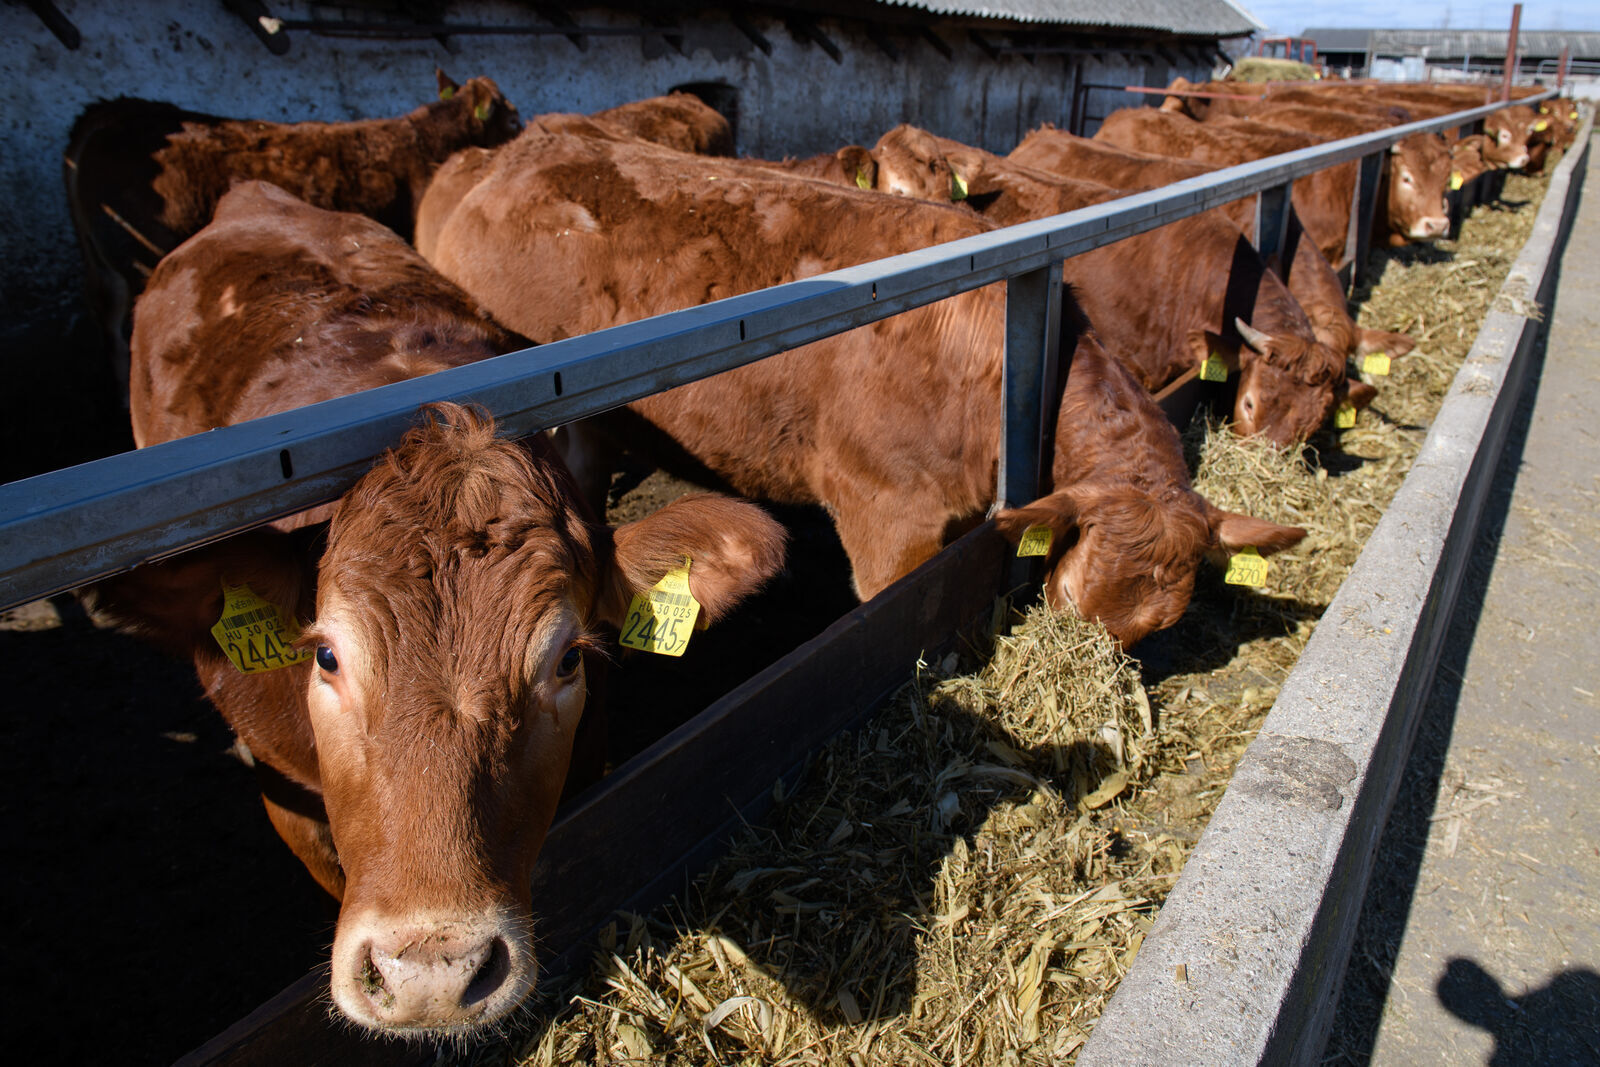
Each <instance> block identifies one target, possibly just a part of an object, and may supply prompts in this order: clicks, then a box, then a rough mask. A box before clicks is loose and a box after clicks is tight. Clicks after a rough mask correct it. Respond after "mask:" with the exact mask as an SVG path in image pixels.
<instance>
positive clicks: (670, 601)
mask: <svg viewBox="0 0 1600 1067" xmlns="http://www.w3.org/2000/svg"><path fill="white" fill-rule="evenodd" d="M692 562H693V560H691V559H690V558H689V557H688V556H685V557H683V566H681V567H679V568H678V569H677V570H671V571H668V572H667V573H666V574H665V575H663V576H662V578H661V580H660V581H659V582H657V583H656V584H655V586H654V587H653V588H652V589H650V590H649V591H648V592H645V593H635V594H634V597H633V602H632V603H631V604H629V605H628V617H627V618H626V619H625V620H623V624H622V633H621V635H620V636H619V637H618V638H617V640H618V641H620V642H621V643H622V644H624V645H626V646H627V647H628V648H636V649H638V650H639V651H641V652H654V653H657V654H658V655H662V656H681V655H683V650H684V649H686V648H688V647H689V635H690V634H691V633H693V632H694V623H695V619H697V618H699V616H700V602H699V601H698V600H696V599H695V598H694V595H693V594H691V593H690V592H689V565H690V564H691V563H692Z"/></svg>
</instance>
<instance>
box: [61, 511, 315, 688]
mask: <svg viewBox="0 0 1600 1067" xmlns="http://www.w3.org/2000/svg"><path fill="white" fill-rule="evenodd" d="M320 542H321V530H320V529H318V530H315V531H309V530H308V531H296V532H295V533H292V534H285V533H280V532H278V531H277V530H271V529H260V530H251V531H248V532H246V533H242V534H239V535H237V536H235V537H230V538H228V539H227V540H225V541H218V542H216V543H214V544H210V545H206V546H204V547H202V548H197V549H193V550H191V551H188V552H184V553H181V554H179V555H176V556H172V557H170V558H169V559H164V560H160V561H158V562H156V563H145V564H142V565H140V566H138V567H135V568H134V569H133V570H131V571H128V572H126V573H124V574H118V575H115V576H113V577H111V578H107V579H105V580H103V581H100V582H96V583H95V584H94V585H91V586H89V587H87V588H86V589H84V590H82V591H81V593H80V595H81V596H82V597H83V600H84V602H85V605H86V606H87V607H88V609H89V610H90V611H92V612H94V613H95V614H96V615H98V616H99V617H101V618H103V619H105V620H107V621H110V622H111V623H113V624H114V625H115V626H116V627H117V629H119V630H121V631H122V632H124V633H131V634H134V635H135V636H138V637H141V638H143V639H145V640H147V641H149V642H151V643H152V644H154V645H156V646H157V647H158V648H161V649H162V650H164V651H166V652H169V653H171V654H173V655H175V656H181V657H185V658H187V657H191V656H194V655H196V654H197V653H200V652H210V653H213V654H215V655H218V656H220V655H221V651H220V648H219V647H218V646H217V644H216V640H215V638H214V637H213V636H212V632H211V628H212V627H213V626H214V625H216V623H217V621H218V620H219V619H220V618H221V617H222V603H223V587H224V586H240V585H247V586H249V587H250V591H251V592H252V593H254V594H255V595H256V596H257V597H259V598H260V599H262V600H265V601H267V602H268V603H270V604H273V605H274V606H276V607H277V608H278V609H279V612H280V613H281V614H282V615H283V616H285V617H286V618H290V619H296V620H300V621H304V620H307V619H310V618H311V617H312V616H314V615H315V613H316V570H315V566H316V562H315V560H316V547H315V546H317V545H320Z"/></svg>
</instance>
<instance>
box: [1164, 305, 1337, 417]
mask: <svg viewBox="0 0 1600 1067" xmlns="http://www.w3.org/2000/svg"><path fill="white" fill-rule="evenodd" d="M1234 328H1235V329H1236V330H1237V331H1238V335H1239V338H1240V340H1238V341H1235V340H1232V339H1231V337H1224V336H1222V335H1219V334H1216V333H1212V332H1210V331H1199V330H1195V331H1191V332H1190V334H1189V345H1190V348H1191V352H1192V356H1193V358H1194V360H1195V362H1197V363H1198V362H1199V361H1201V360H1204V359H1205V358H1206V356H1207V355H1208V354H1209V353H1212V352H1215V353H1216V354H1217V355H1218V356H1220V357H1221V358H1222V361H1223V362H1224V363H1226V364H1227V365H1228V369H1229V371H1230V372H1236V373H1237V374H1238V376H1239V388H1238V392H1237V393H1236V394H1235V396H1234V404H1233V429H1234V432H1235V433H1238V434H1239V435H1240V436H1242V437H1250V436H1253V435H1256V434H1259V435H1261V436H1262V437H1264V438H1266V439H1267V440H1269V441H1272V442H1273V443H1274V444H1278V445H1287V444H1292V443H1293V442H1296V441H1304V440H1305V439H1306V438H1308V437H1310V436H1311V435H1312V434H1313V433H1316V431H1317V429H1318V428H1319V427H1320V426H1321V425H1322V424H1323V423H1324V422H1325V421H1327V418H1328V416H1329V414H1330V413H1331V412H1332V411H1333V407H1334V402H1335V397H1334V393H1335V391H1336V389H1337V387H1338V383H1339V381H1340V380H1341V379H1342V377H1343V374H1342V367H1343V358H1342V356H1339V355H1337V354H1335V353H1334V352H1333V351H1332V350H1330V349H1329V348H1328V346H1327V345H1324V344H1322V343H1321V342H1319V341H1316V340H1315V339H1314V338H1311V337H1301V336H1295V335H1293V334H1290V333H1270V334H1269V333H1266V332H1264V331H1261V330H1257V329H1255V328H1254V327H1252V326H1251V325H1250V324H1249V323H1247V322H1245V321H1244V320H1243V319H1235V320H1234Z"/></svg>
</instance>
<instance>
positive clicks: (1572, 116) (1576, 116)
mask: <svg viewBox="0 0 1600 1067" xmlns="http://www.w3.org/2000/svg"><path fill="white" fill-rule="evenodd" d="M1567 118H1569V119H1571V120H1572V121H1573V122H1577V121H1578V113H1577V111H1573V113H1572V114H1570V115H1568V116H1567Z"/></svg>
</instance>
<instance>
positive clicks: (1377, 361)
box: [1361, 352, 1389, 374]
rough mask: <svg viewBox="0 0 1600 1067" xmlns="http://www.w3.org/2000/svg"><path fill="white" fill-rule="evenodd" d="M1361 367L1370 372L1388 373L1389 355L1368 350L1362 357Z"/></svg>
mask: <svg viewBox="0 0 1600 1067" xmlns="http://www.w3.org/2000/svg"><path fill="white" fill-rule="evenodd" d="M1361 369H1362V370H1364V371H1366V372H1367V373H1368V374H1388V373H1389V357H1388V356H1386V355H1384V354H1383V353H1382V352H1368V353H1367V354H1366V355H1365V356H1363V357H1362V358H1361Z"/></svg>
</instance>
